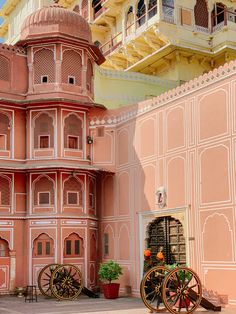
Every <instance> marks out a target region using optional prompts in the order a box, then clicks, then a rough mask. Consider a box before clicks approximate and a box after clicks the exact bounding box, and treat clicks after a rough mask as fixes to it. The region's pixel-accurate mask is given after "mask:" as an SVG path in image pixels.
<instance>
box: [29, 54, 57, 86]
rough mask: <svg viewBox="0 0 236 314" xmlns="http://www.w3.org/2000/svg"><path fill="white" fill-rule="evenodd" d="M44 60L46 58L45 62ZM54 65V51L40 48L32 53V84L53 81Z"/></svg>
mask: <svg viewBox="0 0 236 314" xmlns="http://www.w3.org/2000/svg"><path fill="white" fill-rule="evenodd" d="M45 60H47V61H46V62H45ZM55 77H56V67H55V60H54V51H53V50H51V49H46V48H43V49H40V50H37V51H36V52H35V53H34V62H33V80H34V84H46V83H54V82H55Z"/></svg>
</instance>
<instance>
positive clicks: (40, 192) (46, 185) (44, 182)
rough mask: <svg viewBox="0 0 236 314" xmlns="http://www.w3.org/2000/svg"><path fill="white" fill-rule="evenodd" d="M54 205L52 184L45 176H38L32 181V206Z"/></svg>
mask: <svg viewBox="0 0 236 314" xmlns="http://www.w3.org/2000/svg"><path fill="white" fill-rule="evenodd" d="M53 205H54V185H53V182H52V181H51V180H50V179H49V178H48V177H46V176H42V177H40V178H39V179H38V180H36V182H34V206H42V207H43V206H53Z"/></svg>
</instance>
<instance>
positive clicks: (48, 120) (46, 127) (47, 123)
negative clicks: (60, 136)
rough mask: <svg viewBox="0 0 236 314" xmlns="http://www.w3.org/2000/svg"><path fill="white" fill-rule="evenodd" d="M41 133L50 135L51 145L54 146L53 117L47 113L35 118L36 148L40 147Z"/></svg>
mask: <svg viewBox="0 0 236 314" xmlns="http://www.w3.org/2000/svg"><path fill="white" fill-rule="evenodd" d="M40 135H49V137H50V140H49V147H51V148H53V147H54V127H53V119H52V117H50V116H49V115H48V114H47V113H42V114H40V116H38V117H37V118H36V119H35V127H34V148H39V136H40Z"/></svg>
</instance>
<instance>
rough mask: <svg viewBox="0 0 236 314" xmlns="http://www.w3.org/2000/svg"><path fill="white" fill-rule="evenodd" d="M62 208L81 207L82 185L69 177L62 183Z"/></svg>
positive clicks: (74, 178)
mask: <svg viewBox="0 0 236 314" xmlns="http://www.w3.org/2000/svg"><path fill="white" fill-rule="evenodd" d="M63 204H64V206H83V185H82V183H81V182H80V181H79V180H78V179H77V178H76V177H69V179H67V180H66V181H65V182H64V189H63Z"/></svg>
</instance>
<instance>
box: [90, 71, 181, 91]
mask: <svg viewBox="0 0 236 314" xmlns="http://www.w3.org/2000/svg"><path fill="white" fill-rule="evenodd" d="M95 70H96V71H97V72H98V73H99V74H100V75H102V76H103V77H106V78H109V79H122V80H126V81H136V82H145V83H149V84H150V83H152V84H159V85H160V86H163V87H169V88H174V87H175V86H176V85H177V84H178V82H176V81H172V80H167V79H163V78H159V77H157V76H154V75H147V74H142V73H138V72H124V71H116V70H107V69H104V68H102V67H99V66H96V67H95Z"/></svg>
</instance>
